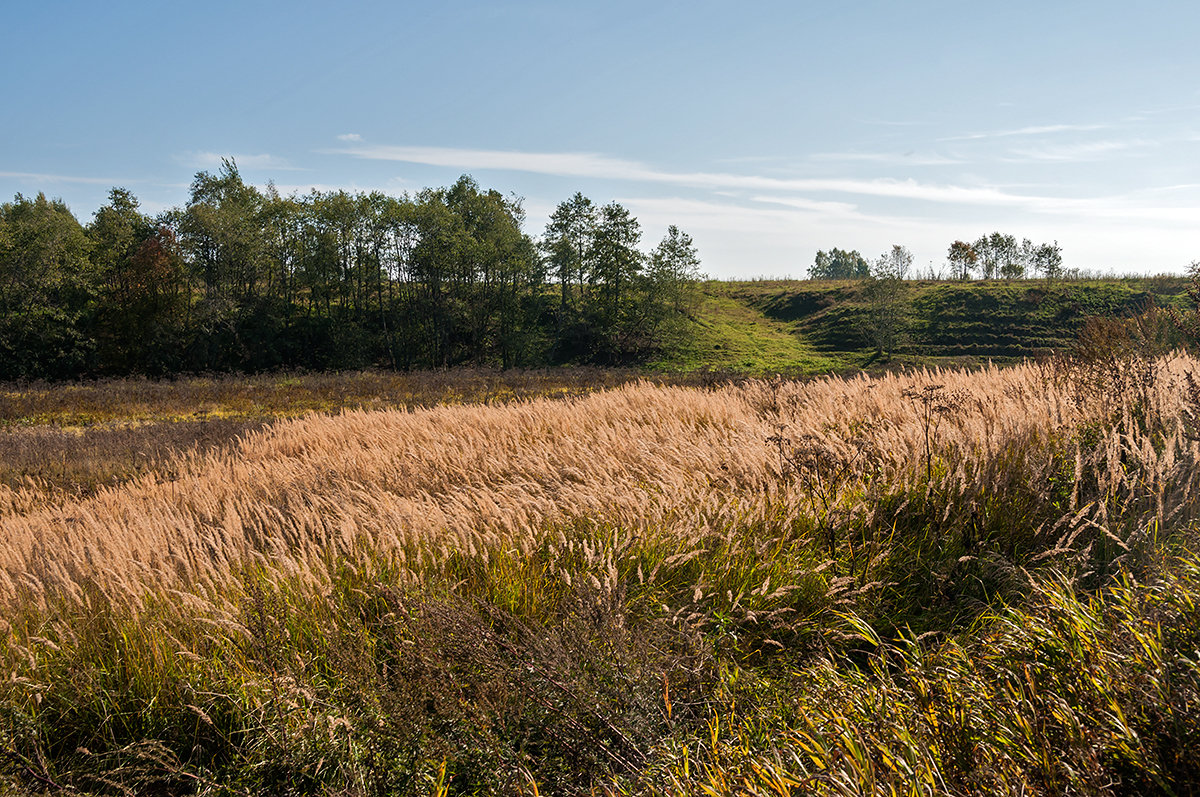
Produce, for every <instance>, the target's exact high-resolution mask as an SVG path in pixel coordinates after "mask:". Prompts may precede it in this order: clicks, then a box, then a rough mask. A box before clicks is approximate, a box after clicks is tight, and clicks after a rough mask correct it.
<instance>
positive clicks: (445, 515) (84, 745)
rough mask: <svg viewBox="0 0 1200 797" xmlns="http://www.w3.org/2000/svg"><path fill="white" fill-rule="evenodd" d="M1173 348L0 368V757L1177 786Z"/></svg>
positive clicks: (1195, 599)
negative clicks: (598, 362) (1027, 356)
mask: <svg viewBox="0 0 1200 797" xmlns="http://www.w3.org/2000/svg"><path fill="white" fill-rule="evenodd" d="M1198 369H1200V362H1198V361H1197V360H1195V359H1193V358H1191V357H1189V356H1186V355H1182V354H1171V355H1166V356H1158V357H1154V358H1148V357H1145V356H1139V355H1138V354H1137V353H1136V352H1133V351H1122V350H1119V349H1116V348H1112V349H1108V350H1106V351H1103V352H1092V353H1091V356H1088V357H1075V358H1067V357H1061V356H1060V357H1052V358H1047V359H1045V360H1042V361H1039V362H1028V363H1025V364H1022V365H1017V366H1012V367H1008V368H1003V369H1002V368H997V367H985V368H980V369H975V370H972V371H963V370H925V369H918V370H913V371H910V372H907V373H890V374H881V375H877V376H867V375H858V376H852V377H844V378H842V377H822V378H819V379H815V380H809V381H797V380H789V379H779V378H776V379H751V380H743V379H731V380H716V379H700V378H692V379H686V380H684V379H681V380H676V381H677V382H680V383H677V384H673V383H670V381H669V380H663V379H659V380H658V381H657V382H656V383H652V382H649V381H645V380H640V379H637V378H635V375H634V374H630V373H616V374H608V375H606V376H601V375H600V374H598V373H585V372H537V373H532V374H519V373H516V374H507V375H498V374H494V373H489V372H481V373H475V374H460V375H457V376H454V375H445V374H443V375H424V376H410V377H390V376H384V375H379V374H374V375H372V374H361V375H357V376H343V377H336V376H329V377H319V378H317V377H295V378H289V379H284V378H279V377H256V378H254V379H251V380H244V379H243V380H239V379H235V378H233V377H230V378H228V379H226V380H224V381H222V380H191V381H188V380H181V381H179V382H176V383H139V382H134V381H127V382H114V383H103V384H99V385H91V386H79V387H74V388H68V387H63V386H59V387H55V386H49V385H41V386H36V385H35V386H28V385H26V386H11V387H10V389H8V390H7V392H4V393H3V401H4V402H5V403H4V406H3V409H4V413H3V417H4V418H5V425H6V428H5V431H4V432H3V435H4V437H3V438H0V439H2V440H3V443H2V444H3V445H5V446H7V449H6V451H7V452H23V453H19V454H14V453H7V454H6V456H5V457H4V459H3V462H4V463H5V466H4V467H5V468H6V470H5V472H4V474H3V479H2V480H0V526H2V527H3V529H4V535H5V536H4V541H5V542H4V546H3V548H2V549H0V602H2V603H3V604H4V611H3V614H2V615H0V616H2V617H4V618H5V619H4V620H3V621H2V622H0V629H2V630H3V636H4V640H5V641H4V644H3V648H2V649H0V656H2V660H0V667H2V668H3V669H0V675H2V676H3V678H2V679H0V756H2V757H0V777H2V778H3V784H4V785H3V786H0V790H2V789H5V788H6V789H8V790H9V791H10V792H11V793H14V794H27V793H40V792H56V793H60V792H75V793H103V794H122V793H126V794H131V793H136V794H143V793H145V794H190V793H200V794H283V793H303V794H312V793H327V794H338V795H359V794H362V795H368V794H371V795H374V794H514V793H525V794H536V793H541V794H626V795H657V794H677V795H726V794H727V795H786V794H797V795H799V794H831V795H832V794H838V795H841V794H964V795H965V794H981V793H983V794H1066V793H1083V794H1140V793H1164V794H1172V793H1173V794H1188V793H1195V792H1196V791H1197V790H1198V789H1200V778H1198V776H1197V774H1196V773H1197V772H1200V723H1198V722H1197V721H1196V718H1197V716H1200V714H1198V711H1200V658H1198V657H1200V654H1198V653H1197V649H1198V648H1200V558H1197V556H1196V555H1194V554H1193V553H1192V552H1191V551H1192V549H1193V544H1194V542H1195V538H1196V518H1197V508H1198V504H1197V498H1198V497H1200V496H1198V494H1197V484H1196V481H1197V479H1198V478H1200V470H1198V468H1197V465H1198V464H1200V442H1198V440H1200V418H1198V416H1197V413H1198V412H1200V386H1198V385H1197V381H1196V379H1197V376H1200V371H1198ZM255 380H257V381H255ZM306 380H307V381H306ZM595 388H603V389H595ZM38 391H41V392H40V393H39V392H38ZM197 412H202V413H204V416H203V417H200V418H197V417H193V415H194V414H195V413H197ZM205 424H208V425H209V426H210V427H211V426H213V425H214V424H215V425H216V427H215V428H211V429H210V430H209V431H208V432H205V431H204V430H203V427H204V425H205ZM146 429H148V430H150V431H149V432H143V431H142V430H146ZM171 430H174V431H171ZM172 435H174V436H172ZM72 441H91V442H90V443H89V442H77V443H73V442H72ZM72 445H76V447H75V448H72V447H71V446H72ZM156 445H157V446H158V447H157V448H155V447H154V446H156ZM147 451H149V453H148V454H147ZM48 452H58V453H59V454H61V456H60V457H59V459H58V462H59V466H55V464H54V459H55V456H54V455H52V454H48ZM68 462H69V463H71V464H70V465H69V466H68V465H67V464H66V463H68ZM0 793H3V792H2V791H0Z"/></svg>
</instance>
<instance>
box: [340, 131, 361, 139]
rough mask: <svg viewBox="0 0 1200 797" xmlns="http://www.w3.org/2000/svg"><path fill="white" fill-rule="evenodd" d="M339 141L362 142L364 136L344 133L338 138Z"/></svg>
mask: <svg viewBox="0 0 1200 797" xmlns="http://www.w3.org/2000/svg"><path fill="white" fill-rule="evenodd" d="M338 141H362V136H361V135H359V134H358V133H342V134H341V135H340V136H338Z"/></svg>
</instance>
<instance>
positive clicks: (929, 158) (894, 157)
mask: <svg viewBox="0 0 1200 797" xmlns="http://www.w3.org/2000/svg"><path fill="white" fill-rule="evenodd" d="M810 159H811V160H814V161H828V162H846V163H855V162H858V163H884V164H892V165H899V166H952V165H955V164H959V163H963V162H964V161H963V160H962V159H961V158H951V157H947V156H945V155H930V154H918V153H916V152H912V151H910V152H818V153H816V154H814V155H812V156H810Z"/></svg>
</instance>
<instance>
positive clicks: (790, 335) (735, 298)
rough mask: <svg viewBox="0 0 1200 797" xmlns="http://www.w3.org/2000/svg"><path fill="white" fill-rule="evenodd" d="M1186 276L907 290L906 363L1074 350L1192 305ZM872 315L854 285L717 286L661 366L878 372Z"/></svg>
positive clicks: (937, 284)
mask: <svg viewBox="0 0 1200 797" xmlns="http://www.w3.org/2000/svg"><path fill="white" fill-rule="evenodd" d="M1186 286H1187V281H1186V280H1185V279H1184V278H1183V277H1151V278H1141V279H1137V278H1128V279H1112V280H1086V281H1075V282H1059V283H1055V284H1047V283H1046V282H1045V281H1041V280H1022V281H1016V282H1010V281H999V280H997V281H987V282H983V281H973V282H942V281H912V282H908V283H906V284H905V286H904V290H903V298H902V308H903V316H904V319H905V333H904V343H903V344H902V345H901V347H900V349H899V351H898V358H897V359H899V360H900V361H901V362H910V363H913V364H933V363H947V364H969V363H972V362H978V361H983V360H988V359H991V360H998V361H1007V360H1015V359H1020V358H1022V357H1027V356H1032V355H1036V354H1038V353H1040V352H1045V351H1048V350H1061V349H1065V348H1067V347H1069V346H1070V345H1071V344H1072V343H1073V342H1074V341H1075V340H1076V339H1077V338H1078V335H1079V332H1080V330H1081V329H1082V328H1083V326H1084V324H1085V323H1086V322H1087V320H1088V319H1089V318H1092V317H1129V316H1133V315H1137V314H1139V313H1141V312H1143V311H1145V309H1146V308H1148V307H1151V306H1158V307H1163V306H1169V305H1172V304H1177V303H1180V302H1182V301H1183V299H1184V291H1185V289H1186ZM870 313H871V306H870V304H869V302H868V301H867V298H866V296H865V293H864V290H863V286H862V284H860V283H858V282H855V281H849V280H846V281H811V280H775V281H755V282H708V283H705V284H704V285H703V286H702V288H701V296H700V299H699V301H698V302H697V306H696V308H695V311H694V313H693V318H692V327H691V330H690V331H689V333H688V335H687V340H686V342H685V343H683V344H682V345H680V346H679V347H678V349H677V350H676V351H674V352H673V353H672V354H671V355H670V356H669V357H666V358H664V359H662V360H661V361H659V362H658V363H656V364H655V365H656V367H658V368H662V369H666V370H695V369H698V368H710V369H725V370H733V371H747V372H752V373H765V372H783V373H788V372H799V373H821V372H831V371H844V370H848V369H853V368H857V367H861V366H864V365H869V364H870V363H871V362H872V360H873V356H874V352H873V350H872V349H871V347H870V346H869V345H868V344H867V341H866V339H865V337H864V335H863V333H862V328H863V323H864V321H865V319H866V318H867V317H868V316H869V314H870Z"/></svg>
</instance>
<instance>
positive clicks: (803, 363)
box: [650, 282, 855, 374]
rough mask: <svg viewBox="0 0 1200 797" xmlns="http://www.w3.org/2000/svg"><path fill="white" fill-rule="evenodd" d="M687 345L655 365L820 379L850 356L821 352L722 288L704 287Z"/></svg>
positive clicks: (793, 326) (797, 333)
mask: <svg viewBox="0 0 1200 797" xmlns="http://www.w3.org/2000/svg"><path fill="white" fill-rule="evenodd" d="M683 337H684V341H683V342H682V343H680V344H679V345H678V347H677V348H675V349H674V350H673V351H671V352H670V354H669V355H668V356H666V357H663V358H662V359H660V360H658V361H656V362H654V363H651V365H650V367H651V368H654V369H661V370H668V371H700V370H710V371H734V372H739V373H749V374H773V373H784V374H817V373H829V372H834V371H842V370H845V369H846V368H847V367H849V366H851V365H853V364H854V362H855V357H854V356H852V355H847V354H841V353H836V354H829V353H822V352H819V351H817V350H816V349H815V348H814V347H813V346H812V345H811V344H810V343H808V342H807V341H806V340H805V339H804V337H803V336H802V335H801V334H800V331H799V328H798V326H797V325H796V324H795V323H792V322H788V321H781V320H779V319H776V318H772V317H770V316H768V315H766V314H764V313H763V312H762V311H761V310H759V309H758V308H756V307H754V306H753V305H751V304H749V303H747V302H745V301H743V300H741V299H740V298H739V297H738V296H737V295H735V294H734V293H733V292H731V291H730V290H729V288H728V286H727V285H726V284H724V283H716V282H710V283H707V284H705V286H704V287H703V289H702V292H701V295H700V297H699V300H698V302H697V305H696V307H695V309H694V311H693V313H692V317H691V321H690V323H689V325H688V328H687V330H686V332H685V334H684V336H683Z"/></svg>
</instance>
